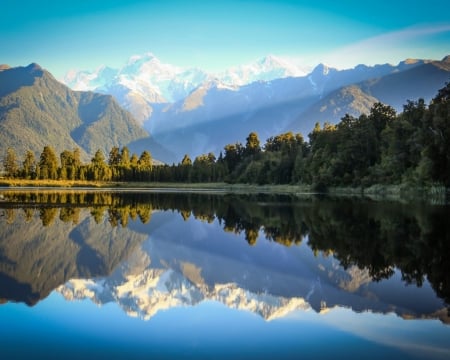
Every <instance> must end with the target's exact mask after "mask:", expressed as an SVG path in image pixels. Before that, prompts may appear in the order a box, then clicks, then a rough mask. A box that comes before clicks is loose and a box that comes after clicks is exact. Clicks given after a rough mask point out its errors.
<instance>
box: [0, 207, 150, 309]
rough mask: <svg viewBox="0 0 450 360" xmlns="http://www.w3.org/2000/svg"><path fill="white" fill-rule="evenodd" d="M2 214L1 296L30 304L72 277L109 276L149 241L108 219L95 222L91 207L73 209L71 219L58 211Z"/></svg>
mask: <svg viewBox="0 0 450 360" xmlns="http://www.w3.org/2000/svg"><path fill="white" fill-rule="evenodd" d="M2 211H3V212H2V215H3V216H2V217H1V220H0V222H1V231H0V233H1V235H0V298H3V299H8V300H10V301H17V302H24V303H26V304H28V305H33V304H35V303H36V302H38V301H39V300H41V299H43V298H45V297H47V296H48V294H49V293H50V292H51V291H53V290H54V289H55V288H56V287H58V286H59V285H61V284H64V283H65V282H66V281H68V280H70V279H72V278H91V277H97V276H105V275H107V274H109V273H111V271H112V270H113V269H114V268H115V267H116V266H117V265H118V264H120V263H121V262H122V261H123V260H124V259H126V258H127V256H128V255H129V254H130V253H132V252H133V250H134V249H135V248H136V247H137V246H138V245H139V244H140V243H141V242H142V241H143V240H144V239H145V236H144V235H142V234H136V233H134V232H132V231H130V230H128V229H127V228H114V227H112V226H111V225H110V223H109V222H108V220H107V218H102V219H100V221H99V222H98V223H97V222H96V221H95V219H94V218H93V217H92V216H91V214H90V212H89V210H87V209H74V210H73V212H72V216H75V217H76V220H73V219H74V218H73V217H71V220H70V221H69V220H67V218H65V215H64V214H65V213H67V210H64V209H58V208H55V207H47V208H41V209H40V210H35V209H29V208H28V209H24V210H11V209H10V210H9V212H11V211H17V213H16V214H15V216H14V219H13V218H11V217H9V218H8V215H6V216H5V211H4V210H2ZM6 214H8V213H6ZM58 215H59V216H58ZM5 217H6V219H5ZM97 220H98V219H97ZM74 221H75V222H74Z"/></svg>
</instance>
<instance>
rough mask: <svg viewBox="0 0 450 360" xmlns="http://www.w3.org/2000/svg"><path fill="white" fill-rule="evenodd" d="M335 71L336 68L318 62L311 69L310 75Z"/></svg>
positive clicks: (320, 74)
mask: <svg viewBox="0 0 450 360" xmlns="http://www.w3.org/2000/svg"><path fill="white" fill-rule="evenodd" d="M335 71H336V69H334V68H332V67H329V66H328V65H326V64H323V63H320V64H319V65H317V66H316V67H315V68H314V69H313V71H312V72H311V76H327V75H329V74H330V73H333V72H335Z"/></svg>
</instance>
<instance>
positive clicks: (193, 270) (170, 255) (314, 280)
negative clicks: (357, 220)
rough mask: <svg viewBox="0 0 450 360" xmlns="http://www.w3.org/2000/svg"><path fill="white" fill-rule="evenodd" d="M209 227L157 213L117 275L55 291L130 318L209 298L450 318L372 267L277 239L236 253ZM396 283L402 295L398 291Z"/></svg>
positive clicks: (264, 310) (263, 309)
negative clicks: (375, 275)
mask: <svg viewBox="0 0 450 360" xmlns="http://www.w3.org/2000/svg"><path fill="white" fill-rule="evenodd" d="M180 224H181V225H182V226H180ZM134 225H135V224H132V225H131V226H134ZM194 228H195V229H197V230H198V231H199V233H201V234H202V235H201V236H198V237H196V238H195V239H196V240H195V241H194V242H193V243H190V242H189V241H186V238H182V237H179V236H177V235H180V234H182V232H183V231H186V229H189V230H190V231H189V233H191V234H193V233H192V232H191V230H193V229H194ZM211 228H214V227H211V226H209V225H208V226H202V225H201V224H199V223H198V220H192V221H190V222H189V223H188V225H186V222H185V220H184V219H182V218H181V217H178V216H175V215H174V214H172V213H168V212H158V213H153V214H152V221H151V222H150V223H149V224H148V225H146V229H147V230H146V232H147V233H150V234H151V236H150V237H149V238H148V239H147V240H146V241H145V242H143V243H142V246H141V247H140V248H139V249H136V250H135V252H134V253H133V254H132V255H130V256H129V258H128V259H127V261H124V262H123V263H122V264H121V266H120V267H117V268H116V269H115V271H114V272H113V273H111V274H110V275H109V276H102V277H98V278H96V279H71V280H70V281H68V282H67V283H66V284H64V285H61V286H60V287H59V288H57V291H58V292H60V293H61V294H62V295H63V296H64V297H65V298H66V299H67V300H84V299H90V300H92V301H93V302H94V303H96V304H98V305H105V304H107V303H112V302H113V303H117V304H118V305H119V306H120V307H121V308H122V309H123V310H124V311H125V312H126V313H127V314H128V315H129V316H133V317H139V318H142V319H145V320H149V319H151V318H152V317H153V316H154V315H155V314H157V313H158V312H159V311H163V310H168V309H171V308H173V307H179V306H195V305H197V304H199V303H201V302H203V301H208V300H209V301H217V302H220V303H222V304H224V305H225V306H227V307H229V308H233V309H239V310H245V311H250V312H253V313H255V314H257V315H259V316H261V317H262V318H264V319H265V320H268V321H270V320H274V319H277V318H282V317H284V316H286V315H287V314H289V313H291V312H293V311H305V310H314V311H317V312H326V311H328V310H330V309H332V308H334V307H346V308H351V309H352V310H353V311H355V312H363V311H371V312H374V313H391V312H393V313H395V314H397V315H398V316H402V317H405V318H435V319H436V318H441V320H442V321H443V322H448V318H447V317H446V316H445V315H443V314H441V312H442V310H444V311H445V309H443V308H441V307H440V305H439V304H438V303H436V302H435V301H434V300H429V301H427V302H423V303H421V306H418V305H417V303H414V302H412V303H411V302H408V300H407V299H409V297H408V296H407V295H406V294H407V293H408V292H409V291H410V292H411V293H410V294H409V296H411V295H414V294H415V295H417V296H419V292H420V291H421V290H420V289H419V288H414V287H409V288H406V287H402V286H398V283H396V284H397V286H396V285H395V284H394V283H393V282H391V281H383V282H380V283H377V282H375V281H374V280H373V279H372V278H371V276H370V275H369V270H368V269H359V268H358V267H357V266H350V267H349V268H347V269H344V268H343V267H342V266H340V265H339V264H338V262H337V261H336V260H335V259H333V257H327V256H323V255H320V254H319V255H314V254H313V251H312V250H311V249H310V248H309V247H308V246H305V245H300V246H292V247H289V248H284V247H283V246H281V245H279V244H276V245H275V247H276V248H274V249H273V252H274V254H277V255H274V257H268V256H267V253H265V252H264V250H263V249H262V248H259V247H249V246H248V245H246V244H243V247H240V248H239V252H238V254H239V255H236V253H235V252H230V246H229V244H230V240H231V239H230V238H227V237H226V236H224V237H223V238H222V237H221V236H222V235H221V234H217V233H214V232H213V231H211ZM136 230H137V228H136ZM140 230H142V227H141V228H140ZM213 234H215V236H212V235H213ZM188 239H189V237H188ZM233 245H234V247H232V249H234V251H238V248H237V247H236V244H235V243H233ZM278 246H279V247H278ZM280 256H281V257H282V258H283V261H282V262H279V257H280ZM397 280H400V279H399V278H398V279H397ZM393 286H394V287H395V289H396V296H392V287H393Z"/></svg>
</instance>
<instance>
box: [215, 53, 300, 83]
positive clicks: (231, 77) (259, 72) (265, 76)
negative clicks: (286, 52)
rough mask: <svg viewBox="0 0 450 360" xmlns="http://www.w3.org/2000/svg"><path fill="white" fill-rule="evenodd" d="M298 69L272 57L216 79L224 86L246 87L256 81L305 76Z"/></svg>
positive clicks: (233, 69) (242, 66) (232, 69)
mask: <svg viewBox="0 0 450 360" xmlns="http://www.w3.org/2000/svg"><path fill="white" fill-rule="evenodd" d="M305 75H306V72H305V71H304V70H303V69H301V68H300V67H298V66H296V65H294V64H292V63H290V62H288V61H286V60H283V59H281V58H278V57H276V56H273V55H268V56H265V57H263V58H261V59H259V60H257V61H256V62H254V63H252V64H248V65H241V66H237V67H233V68H230V69H228V70H226V71H224V72H222V73H220V74H218V75H217V77H218V78H219V79H220V80H221V81H222V82H223V83H225V84H230V85H238V86H242V85H247V84H250V83H252V82H256V81H271V80H275V79H281V78H287V77H300V76H305Z"/></svg>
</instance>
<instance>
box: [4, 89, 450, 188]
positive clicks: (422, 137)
mask: <svg viewBox="0 0 450 360" xmlns="http://www.w3.org/2000/svg"><path fill="white" fill-rule="evenodd" d="M449 93H450V85H449V84H447V85H446V87H445V88H443V89H441V90H439V92H438V94H437V95H436V97H435V98H434V99H433V100H432V102H431V103H430V105H429V107H428V108H427V106H426V105H425V103H424V101H423V100H422V99H419V100H418V101H408V102H407V104H406V105H405V106H404V111H403V112H402V113H400V114H396V113H395V110H394V109H393V108H392V107H390V106H388V105H384V104H381V103H375V104H374V105H373V107H372V108H371V110H370V112H369V113H368V114H367V115H366V114H362V115H360V116H359V117H358V118H357V117H354V116H352V115H348V114H347V115H345V116H344V117H343V118H342V119H341V121H340V122H339V123H338V124H336V125H333V124H330V123H324V124H323V126H321V125H320V124H319V123H316V125H315V127H314V129H313V131H312V132H311V133H310V134H309V135H308V137H309V142H305V141H304V138H303V136H302V134H294V133H292V132H286V133H283V134H279V135H275V136H272V137H269V138H268V139H267V140H266V143H265V144H264V145H263V146H262V147H261V145H260V141H259V138H258V135H257V134H256V133H255V132H251V133H250V134H249V135H248V137H247V139H246V145H245V146H243V145H242V144H241V143H239V142H238V143H235V144H228V145H226V146H225V147H224V152H223V154H222V153H220V155H219V157H218V158H216V156H215V155H214V154H213V153H209V154H203V155H199V156H197V157H196V158H195V160H194V161H193V162H192V160H191V159H190V157H189V156H188V155H187V154H186V155H185V156H184V158H183V159H182V160H181V162H180V163H179V164H178V165H175V164H173V165H172V166H168V165H162V166H153V165H152V157H151V155H150V153H149V152H148V151H144V152H143V153H142V154H141V156H140V157H139V158H138V156H137V155H136V154H133V155H131V156H130V152H129V149H128V148H127V147H126V146H124V147H122V149H120V147H118V146H113V147H112V148H111V150H110V152H109V157H108V160H107V163H106V159H105V156H104V155H103V154H104V152H103V151H102V149H98V151H97V152H96V153H95V155H94V157H93V158H92V161H91V163H90V164H84V165H83V164H82V163H81V161H80V151H79V149H75V150H74V151H73V152H70V151H67V150H64V151H63V152H62V153H61V155H60V159H61V166H60V167H59V168H58V165H57V159H56V156H54V150H53V149H52V148H51V147H48V146H46V147H45V148H44V152H43V153H42V155H41V158H40V161H39V164H38V166H37V167H36V174H34V170H33V167H34V166H33V158H32V155H31V153H30V154H29V153H27V156H26V160H24V162H23V168H22V169H21V171H17V170H18V169H14V167H11V166H10V167H9V169H10V171H7V173H8V175H9V176H11V175H13V174H15V175H13V176H17V175H19V176H23V177H25V178H34V177H35V176H36V177H38V178H40V179H56V178H58V177H59V178H61V179H71V180H102V181H110V180H114V181H158V182H224V181H225V182H229V183H247V184H307V185H312V187H313V188H315V189H317V190H319V191H326V189H327V188H328V187H330V186H345V187H348V186H350V187H369V186H372V185H374V184H381V185H383V184H393V185H399V184H402V186H404V185H405V184H406V185H408V186H409V185H413V186H415V185H419V186H420V185H423V184H429V185H431V184H433V185H437V186H446V187H448V186H450V101H449ZM11 151H12V150H11ZM8 156H9V158H10V160H9V161H8V163H9V164H13V163H16V162H17V161H12V160H11V159H13V158H14V156H13V154H12V153H11V154H10V155H8ZM5 160H6V157H5ZM5 164H6V162H5V161H4V165H5ZM4 167H5V166H4ZM5 169H6V167H5Z"/></svg>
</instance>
